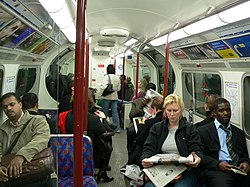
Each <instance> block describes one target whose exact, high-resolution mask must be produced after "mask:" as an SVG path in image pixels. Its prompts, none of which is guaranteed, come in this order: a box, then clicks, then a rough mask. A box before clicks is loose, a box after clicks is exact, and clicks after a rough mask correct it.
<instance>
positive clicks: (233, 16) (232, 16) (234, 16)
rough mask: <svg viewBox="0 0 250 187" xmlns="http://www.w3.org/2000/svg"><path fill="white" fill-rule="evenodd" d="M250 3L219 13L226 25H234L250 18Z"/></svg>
mask: <svg viewBox="0 0 250 187" xmlns="http://www.w3.org/2000/svg"><path fill="white" fill-rule="evenodd" d="M249 9H250V1H247V2H245V3H242V4H240V5H238V6H235V7H233V8H230V9H228V10H225V11H223V12H221V13H219V14H218V15H219V17H220V19H221V20H222V21H224V22H226V23H233V22H236V21H239V20H242V19H246V18H249V17H250V11H249Z"/></svg>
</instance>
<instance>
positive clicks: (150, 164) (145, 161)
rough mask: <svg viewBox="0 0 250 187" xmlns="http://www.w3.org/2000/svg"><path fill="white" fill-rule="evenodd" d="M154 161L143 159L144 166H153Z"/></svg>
mask: <svg viewBox="0 0 250 187" xmlns="http://www.w3.org/2000/svg"><path fill="white" fill-rule="evenodd" d="M153 164H154V163H153V162H150V161H149V160H148V159H146V158H145V159H143V160H142V166H143V167H144V168H149V167H151V166H152V165H153Z"/></svg>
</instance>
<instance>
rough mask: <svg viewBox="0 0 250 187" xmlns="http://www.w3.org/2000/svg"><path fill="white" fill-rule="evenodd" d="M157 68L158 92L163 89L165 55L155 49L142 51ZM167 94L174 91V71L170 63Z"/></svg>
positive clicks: (161, 91)
mask: <svg viewBox="0 0 250 187" xmlns="http://www.w3.org/2000/svg"><path fill="white" fill-rule="evenodd" d="M143 55H144V56H146V57H147V58H148V59H149V60H150V61H151V62H152V63H153V64H154V65H155V67H156V68H157V71H158V76H159V78H158V87H159V93H163V90H164V74H165V57H164V56H163V55H162V54H161V53H159V52H158V51H157V50H152V51H147V52H144V53H143ZM168 76H169V79H168V94H171V93H173V92H174V89H175V73H174V70H173V67H172V65H171V64H170V63H169V72H168Z"/></svg>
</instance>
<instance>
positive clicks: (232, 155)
mask: <svg viewBox="0 0 250 187" xmlns="http://www.w3.org/2000/svg"><path fill="white" fill-rule="evenodd" d="M212 114H213V116H214V117H215V120H214V121H212V122H210V123H208V124H206V125H204V126H202V127H200V128H198V131H199V134H200V137H201V140H202V143H203V146H204V156H205V157H204V159H202V162H201V166H202V167H203V168H204V169H205V172H204V182H205V184H206V187H217V186H223V187H234V186H237V187H239V186H242V187H243V186H249V184H250V175H249V174H248V175H240V174H235V173H234V172H233V171H232V168H233V167H234V166H237V167H239V168H240V169H242V170H244V171H245V172H246V173H249V172H250V159H249V156H248V152H247V146H246V139H245V134H244V132H243V131H242V130H240V129H238V128H237V127H235V126H233V125H232V124H230V118H231V108H230V103H229V102H228V101H227V100H226V99H224V98H218V99H216V100H215V102H214V104H213V111H212Z"/></svg>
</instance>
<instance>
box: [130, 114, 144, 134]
mask: <svg viewBox="0 0 250 187" xmlns="http://www.w3.org/2000/svg"><path fill="white" fill-rule="evenodd" d="M144 121H145V117H135V118H133V124H134V127H135V132H136V133H137V132H138V125H144Z"/></svg>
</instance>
